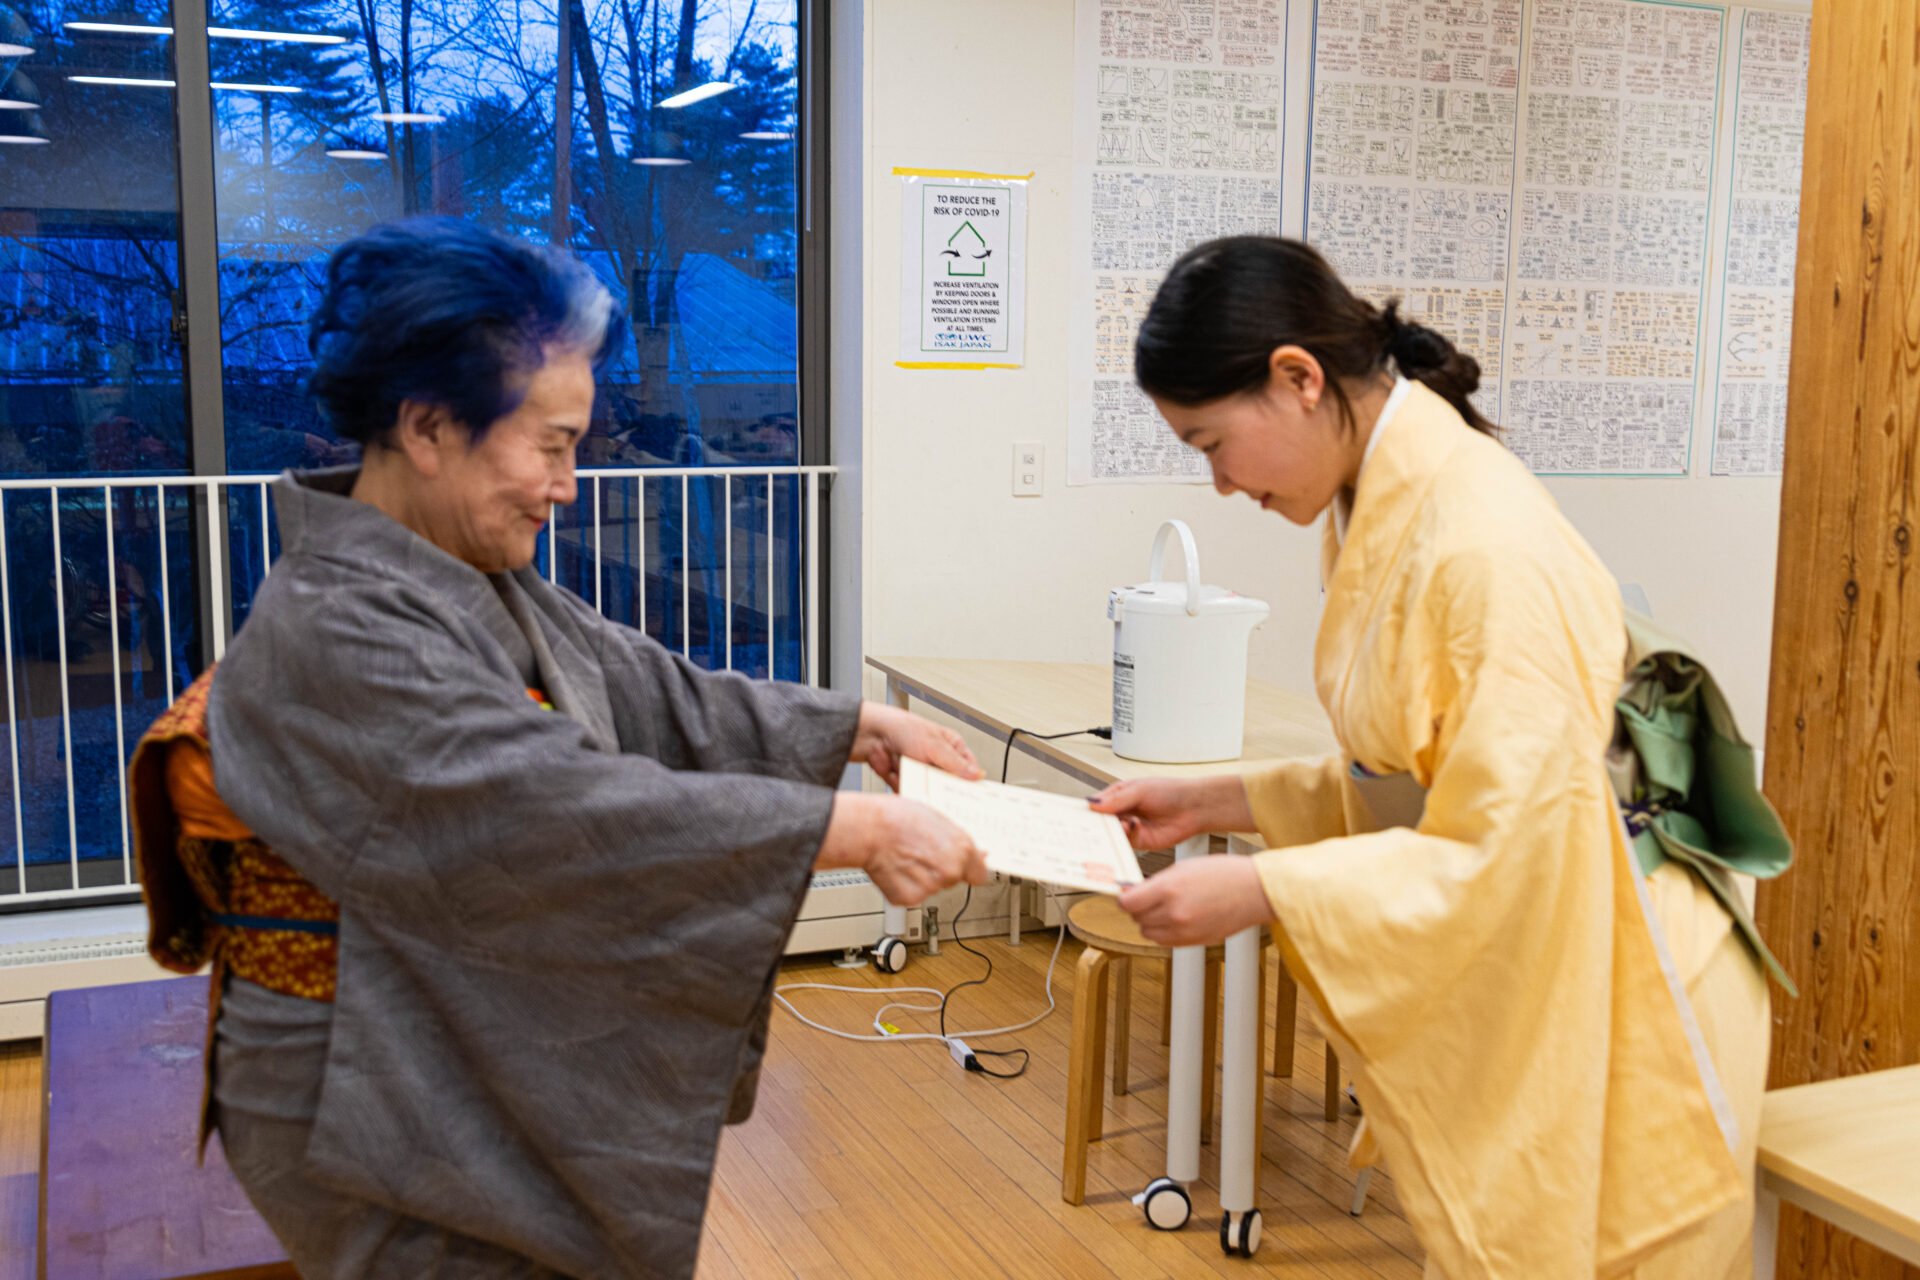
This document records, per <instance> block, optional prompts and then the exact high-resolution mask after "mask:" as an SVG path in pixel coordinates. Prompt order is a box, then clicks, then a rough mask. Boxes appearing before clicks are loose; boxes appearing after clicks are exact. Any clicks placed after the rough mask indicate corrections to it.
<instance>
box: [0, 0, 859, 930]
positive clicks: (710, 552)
mask: <svg viewBox="0 0 1920 1280" xmlns="http://www.w3.org/2000/svg"><path fill="white" fill-rule="evenodd" d="M801 18H802V14H801V12H800V8H799V2H798V0H784V2H783V0H205V3H204V9H203V8H202V4H201V0H194V2H193V3H184V2H183V3H182V4H180V5H179V7H178V8H177V9H176V8H175V7H174V6H173V5H170V4H168V3H166V2H164V0H24V2H23V0H0V485H6V486H10V487H8V488H6V489H5V490H4V492H0V507H3V508H4V517H5V518H4V522H3V523H4V535H5V544H6V545H5V555H4V557H3V559H4V565H5V570H6V578H5V581H4V582H0V588H3V589H0V596H4V597H5V600H4V613H5V619H4V621H5V625H6V628H7V635H6V655H7V659H8V661H7V664H6V671H5V676H6V680H7V682H8V683H7V687H9V688H10V689H11V691H12V693H11V697H12V700H11V702H10V703H9V704H8V705H7V708H6V710H7V716H8V731H9V739H8V742H7V743H6V744H4V748H5V758H4V760H0V790H5V791H6V793H7V795H8V798H9V802H10V808H11V815H10V816H11V817H12V818H13V821H12V822H11V823H9V822H7V821H6V820H5V818H6V817H7V816H9V814H8V810H4V809H0V907H4V906H5V905H6V900H7V895H8V894H9V893H12V894H15V895H18V894H19V893H20V892H21V890H22V888H24V889H26V890H27V891H28V892H29V894H31V892H32V891H33V890H35V889H36V888H41V889H45V888H54V889H58V888H61V887H63V886H65V887H68V888H74V887H87V886H98V887H110V886H112V885H114V884H116V883H119V884H124V883H125V878H126V867H125V852H126V849H125V846H126V832H125V826H124V809H123V795H122V787H121V781H120V779H121V771H122V767H123V763H122V762H123V761H124V759H125V756H126V753H127V752H128V751H129V750H130V749H131V747H132V744H133V743H134V741H136V740H137V738H138V736H139V734H140V732H141V731H142V730H143V729H144V728H145V726H146V725H147V724H148V723H150V722H151V720H152V719H153V717H154V716H155V715H156V714H157V713H158V712H159V710H160V709H162V708H163V707H164V706H165V705H166V703H167V702H168V701H169V699H170V698H171V696H172V695H173V694H174V693H176V692H177V691H178V690H179V689H180V688H181V687H183V686H184V685H185V683H186V682H187V681H188V680H190V679H191V678H192V677H193V675H194V674H196V673H197V672H198V671H199V670H200V669H201V668H202V665H203V664H204V663H205V662H206V661H207V660H209V659H210V658H211V656H212V653H213V647H214V640H215V633H216V632H219V633H221V634H224V633H225V631H226V630H227V629H228V628H230V627H233V626H237V625H240V624H242V623H243V622H244V620H245V617H246V613H247V609H248V607H249V605H250V603H251V600H252V597H253V593H254V591H255V590H256V589H257V587H258V584H259V582H260V581H261V580H262V578H263V577H264V575H265V574H266V573H267V572H268V570H269V565H270V563H271V559H272V556H273V555H274V553H275V551H276V549H277V544H276V541H275V539H276V536H277V535H276V533H275V529H274V522H273V516H272V510H271V504H270V502H269V501H268V500H267V499H266V497H265V496H264V491H263V490H262V488H261V487H260V486H259V485H257V484H252V483H245V484H241V483H234V484H225V485H219V486H215V485H212V484H209V483H208V482H206V481H196V480H195V477H212V476H228V477H243V476H253V475H258V476H262V477H266V476H269V475H271V474H272V473H275V472H278V471H280V470H282V469H284V468H287V467H310V466H325V465H332V464H337V463H344V462H348V461H351V459H352V457H353V454H354V450H353V449H352V447H351V446H348V445H346V444H343V443H342V442H340V441H338V440H336V439H334V438H333V436H332V435H331V433H330V432H329V431H328V430H327V428H326V425H325V424H324V423H323V422H322V421H321V420H320V419H319V417H318V416H317V415H316V413H315V412H314V410H313V408H312V406H311V404H310V403H309V402H308V400H307V398H306V396H305V395H304V392H303V388H302V379H303V378H304V376H305V373H306V369H307V348H306V323H307V316H308V313H309V310H310V307H311V305H312V302H313V300H314V298H315V297H316V295H317V291H318V288H319V284H320V279H321V275H322V273H323V270H324V265H325V261H326V257H327V255H328V253H329V252H330V251H331V250H332V249H333V248H334V247H335V246H336V245H338V244H340V243H341V242H342V241H344V240H346V239H347V238H349V237H351V236H353V235H355V234H357V233H358V232H360V231H363V230H365V229H366V228H367V227H369V226H372V225H374V224H375V223H378V222H381V221H385V220H389V219H393V218H398V217H405V216H410V215H417V214H439V215H445V216H450V217H457V218H465V219H473V220H477V221H481V222H484V223H486V224H487V225H489V226H492V227H495V228H498V229H501V230H504V231H507V232H510V233H512V234H516V235H521V236H524V237H527V238H529V239H533V240H537V241H542V242H552V243H558V244H564V245H565V246H566V247H567V248H568V249H570V250H571V251H572V252H574V253H576V254H578V255H579V256H580V257H582V258H583V259H584V260H585V261H587V262H588V263H589V264H590V265H591V266H592V268H593V269H594V270H595V271H596V272H598V273H599V274H600V276H601V277H602V279H604V280H605V281H606V283H607V284H608V286H609V287H610V288H611V289H612V290H613V291H614V293H615V295H616V296H617V297H618V298H619V299H620V300H621V302H622V303H623V305H624V306H625V308H626V310H627V312H628V315H629V317H630V320H631V324H632V340H631V342H630V343H629V344H628V345H627V346H626V347H625V348H623V350H622V351H621V352H619V354H618V356H617V357H616V358H615V359H614V360H613V362H612V363H611V365H610V367H609V369H608V371H607V373H606V375H605V377H604V378H603V380H602V386H601V394H600V396H599V400H598V408H597V414H596V418H597V420H596V424H595V428H594V431H593V433H592V434H591V436H590V437H589V439H588V441H587V442H586V443H585V444H584V445H583V447H582V453H581V461H582V464H583V468H584V469H585V474H583V477H582V484H581V500H580V502H579V503H578V504H577V505H576V506H575V507H574V508H573V509H572V510H571V511H567V512H561V513H559V515H558V519H557V520H556V522H555V526H554V531H553V534H552V536H551V538H550V539H549V540H548V544H547V545H546V546H545V547H543V549H542V552H541V561H540V566H539V567H540V570H541V572H543V573H547V574H549V575H551V576H553V577H554V578H555V579H556V580H558V581H560V582H562V583H564V584H565V585H567V586H569V587H571V588H572V589H573V590H575V591H577V592H579V593H580V594H581V595H582V596H583V597H585V598H586V599H587V600H588V601H590V602H592V603H595V604H596V605H598V606H599V607H600V608H602V609H603V610H604V611H605V612H607V613H608V614H609V615H610V616H613V617H616V618H618V619H620V620H621V621H625V622H628V623H630V624H633V625H637V626H643V627H645V628H646V629H647V630H648V631H649V632H650V633H652V634H654V635H655V636H656V637H658V638H660V639H661V640H662V641H663V642H664V643H667V644H669V645H670V646H671V647H674V648H684V649H685V651H686V652H687V653H688V654H689V656H690V657H692V658H693V659H694V660H695V661H698V662H700V663H702V664H703V665H706V666H709V667H720V666H725V665H731V666H733V667H735V668H737V669H740V670H743V671H746V672H748V673H751V674H758V675H773V676H777V677H781V678H788V679H797V678H800V677H801V676H802V675H803V674H804V672H805V671H806V670H807V669H808V668H807V661H808V658H809V656H810V655H809V654H808V653H807V643H808V642H807V638H806V628H805V625H804V622H805V619H804V614H805V609H806V603H805V597H806V589H805V588H806V583H805V581H804V576H803V570H804V565H805V558H806V548H805V534H806V531H807V527H808V524H807V522H808V518H809V515H810V512H811V511H812V508H811V507H809V505H808V496H809V482H808V479H807V478H806V477H803V476H799V475H794V474H790V473H780V474H769V472H771V471H774V470H776V469H779V468H791V467H793V466H794V465H795V464H798V463H800V462H801V461H803V459H804V458H805V455H804V454H803V450H802V447H801V438H800V432H801V425H802V424H801V412H800V398H799V376H798V363H799V355H800V344H799V328H800V326H799V324H798V315H799V301H800V281H801V277H802V275H803V274H804V273H803V269H802V262H803V256H804V252H805V245H804V244H803V236H802V234H801V223H800V214H801V209H800V195H801V192H802V190H803V187H802V183H801V182H800V181H799V177H798V172H799V169H798V165H799V156H800V150H799V146H798V144H797V138H798V136H799V134H800V118H799V116H800V107H799V102H800V97H799V92H800V85H799V67H800V63H801V57H800V53H801V40H802V31H801V25H800V23H801ZM183 51H184V52H185V53H186V54H188V55H191V56H184V57H183V56H181V55H182V53H183ZM201 68H204V70H201ZM196 120H197V121H198V122H199V123H198V124H197V125H196V123H195V122H196ZM209 154H210V157H211V162H212V163H211V173H212V182H211V185H210V189H204V190H203V189H201V188H200V187H198V186H196V175H197V174H204V173H205V172H206V171H207V165H206V163H205V160H206V158H207V157H208V156H209ZM196 159H198V161H199V163H198V164H197V165H196V163H195V162H196ZM202 181H203V180H202ZM183 210H184V211H185V212H184V213H183V212H182V211H183ZM195 246H203V247H205V248H207V249H208V250H209V253H208V254H207V255H206V258H207V260H212V261H217V268H216V269H215V270H213V271H211V272H205V273H203V275H207V276H212V277H215V278H212V279H207V280H202V281H201V282H200V284H199V286H198V287H200V288H201V289H202V290H203V292H201V293H198V294H196V293H195V288H196V284H195V279H196V278H193V277H191V274H190V273H191V271H192V270H193V268H192V267H191V264H192V263H193V262H194V261H195V255H194V248H195ZM183 264H188V265H187V266H185V267H183ZM183 272H184V273H186V274H183ZM191 297H201V298H217V306H214V307H207V306H196V307H190V306H189V305H188V302H189V298H191ZM210 311H211V312H213V313H214V314H209V312H210ZM823 434H824V433H823ZM756 469H758V472H757V473H756ZM691 470H697V471H699V472H700V474H686V472H688V471H691ZM663 473H664V474H663ZM134 477H148V478H151V481H152V482H151V483H146V482H144V481H143V482H141V483H138V484H133V483H128V481H129V480H130V479H131V478H134ZM56 480H58V481H59V483H57V484H56V483H54V481H56ZM56 544H57V547H56ZM16 777H17V783H16V781H15V779H16ZM23 850H24V852H25V857H24V861H23V860H22V851H23Z"/></svg>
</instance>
